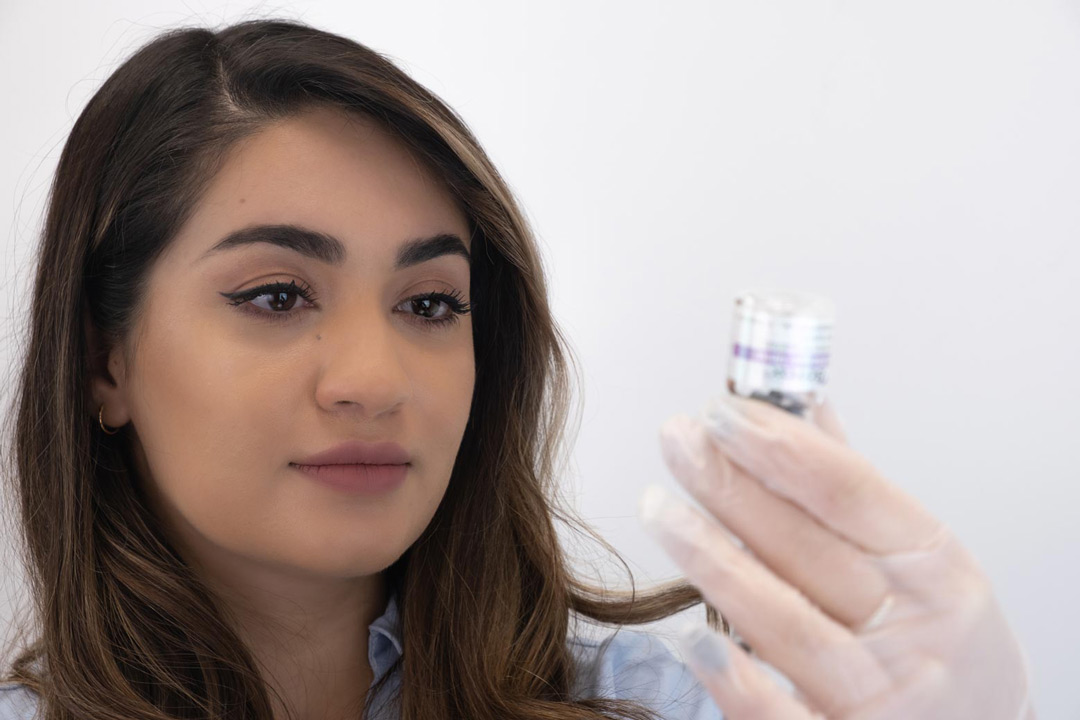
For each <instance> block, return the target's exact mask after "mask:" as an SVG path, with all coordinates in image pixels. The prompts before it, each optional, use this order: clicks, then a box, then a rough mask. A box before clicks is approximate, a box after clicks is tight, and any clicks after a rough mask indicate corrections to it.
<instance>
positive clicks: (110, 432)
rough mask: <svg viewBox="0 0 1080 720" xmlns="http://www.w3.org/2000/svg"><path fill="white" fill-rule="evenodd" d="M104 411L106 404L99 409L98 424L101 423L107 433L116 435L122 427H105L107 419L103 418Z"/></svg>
mask: <svg viewBox="0 0 1080 720" xmlns="http://www.w3.org/2000/svg"><path fill="white" fill-rule="evenodd" d="M103 412H105V406H104V405H102V406H101V407H100V408H99V409H98V413H97V420H98V425H101V429H102V430H103V431H104V432H105V434H106V435H115V434H116V433H118V432H120V428H116V429H115V430H109V428H107V427H105V421H104V420H103V419H102V418H101V414H102V413H103Z"/></svg>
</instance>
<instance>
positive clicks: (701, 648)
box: [676, 620, 731, 672]
mask: <svg viewBox="0 0 1080 720" xmlns="http://www.w3.org/2000/svg"><path fill="white" fill-rule="evenodd" d="M676 639H677V641H678V644H679V647H680V648H681V649H682V651H683V652H684V653H685V654H687V655H689V656H690V658H691V660H692V661H693V662H694V664H696V665H698V666H699V667H701V668H702V669H703V670H706V671H708V672H719V671H721V670H726V669H727V667H728V666H729V665H730V664H731V660H730V657H729V655H728V650H727V646H726V645H725V644H724V639H723V638H721V637H720V636H719V635H717V634H716V633H715V632H713V631H712V630H711V629H709V628H708V627H707V626H705V625H702V624H701V623H699V622H697V621H694V620H691V621H689V622H687V623H686V624H685V625H683V626H682V627H681V628H680V629H679V632H678V634H677V636H676Z"/></svg>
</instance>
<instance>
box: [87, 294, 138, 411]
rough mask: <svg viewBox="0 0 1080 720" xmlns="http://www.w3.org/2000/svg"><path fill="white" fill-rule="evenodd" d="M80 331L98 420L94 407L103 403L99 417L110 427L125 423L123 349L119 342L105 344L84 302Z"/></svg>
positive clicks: (125, 399)
mask: <svg viewBox="0 0 1080 720" xmlns="http://www.w3.org/2000/svg"><path fill="white" fill-rule="evenodd" d="M83 330H84V332H85V337H86V348H87V355H88V356H89V363H90V367H89V373H88V375H89V378H90V388H89V393H90V400H91V406H92V408H93V410H94V414H95V417H94V420H95V421H96V420H97V417H96V415H97V410H98V409H99V408H101V406H102V405H104V406H105V408H104V411H103V413H102V420H103V421H104V422H105V424H106V425H109V426H110V427H120V426H121V425H126V424H127V422H128V421H129V420H130V419H131V417H130V415H129V413H128V407H127V393H126V382H125V380H126V378H127V367H126V366H125V362H124V353H123V348H122V347H121V346H120V345H119V344H118V343H108V342H106V339H105V338H104V337H103V335H102V334H101V332H100V331H99V330H98V328H97V327H96V326H95V325H94V322H93V319H92V318H91V316H90V310H89V308H88V307H87V306H86V304H85V303H83Z"/></svg>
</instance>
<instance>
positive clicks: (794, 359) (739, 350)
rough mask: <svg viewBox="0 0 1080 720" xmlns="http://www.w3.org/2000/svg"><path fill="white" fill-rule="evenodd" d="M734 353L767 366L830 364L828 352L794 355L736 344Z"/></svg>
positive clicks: (816, 365)
mask: <svg viewBox="0 0 1080 720" xmlns="http://www.w3.org/2000/svg"><path fill="white" fill-rule="evenodd" d="M732 351H733V352H734V354H735V357H739V358H744V359H746V360H753V361H757V362H762V363H765V364H767V365H783V366H784V367H794V366H798V365H812V366H814V367H819V366H825V365H828V363H829V353H828V352H816V353H813V354H810V355H808V354H806V353H794V352H788V351H785V350H761V349H758V348H752V347H750V346H749V345H740V344H739V343H735V345H734V347H733V348H732Z"/></svg>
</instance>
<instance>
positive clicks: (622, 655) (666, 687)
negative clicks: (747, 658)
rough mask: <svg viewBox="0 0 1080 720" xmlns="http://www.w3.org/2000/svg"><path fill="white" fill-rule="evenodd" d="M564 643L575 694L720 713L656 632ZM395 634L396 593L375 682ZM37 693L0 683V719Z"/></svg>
mask: <svg viewBox="0 0 1080 720" xmlns="http://www.w3.org/2000/svg"><path fill="white" fill-rule="evenodd" d="M568 647H569V648H570V650H571V652H572V653H573V654H574V656H575V657H576V658H577V659H578V661H579V664H580V665H579V673H578V676H577V678H576V680H575V688H574V690H575V694H576V696H577V697H609V698H621V699H626V700H636V701H638V702H640V703H642V704H644V705H646V706H648V707H650V708H652V709H654V710H655V711H656V712H658V713H659V714H660V716H661V717H662V718H664V720H723V714H722V713H721V712H720V709H719V708H718V707H717V705H716V703H715V702H714V701H713V699H712V698H711V697H710V696H709V694H708V693H707V692H706V691H705V689H704V687H703V686H702V685H701V683H700V682H699V681H698V680H697V677H696V676H695V675H694V674H693V672H692V671H691V670H690V668H689V667H687V666H686V665H685V664H684V663H683V662H682V661H681V660H680V659H679V658H678V657H677V656H676V655H675V653H673V652H672V650H671V649H670V648H669V647H668V645H667V644H666V643H665V642H664V641H663V640H662V639H661V638H660V637H659V636H656V635H652V634H649V633H647V632H644V631H641V630H634V629H631V628H627V627H624V628H620V629H619V630H617V631H616V630H607V631H606V632H604V633H601V634H598V636H597V637H586V636H583V635H580V636H574V637H571V638H569V640H568ZM401 651H402V649H401V634H400V632H399V615H398V606H397V601H396V597H395V596H394V595H391V596H390V600H389V602H388V603H387V605H386V610H385V611H384V612H383V614H382V615H380V616H379V617H378V618H376V619H375V621H374V622H372V623H371V625H370V626H368V661H369V662H370V664H371V669H372V671H373V672H374V680H373V682H375V681H378V680H379V679H380V678H382V676H383V675H385V674H386V673H387V671H388V670H389V669H390V666H391V665H392V664H393V663H394V661H395V660H397V659H398V658H399V657H400V656H401ZM399 683H400V673H399V672H395V673H394V675H393V676H391V678H390V679H389V680H388V681H387V684H386V686H384V688H383V690H382V693H381V696H380V699H376V700H373V701H372V707H373V708H376V709H375V710H374V711H373V715H372V716H371V718H370V720H396V719H397V718H398V713H397V708H396V707H393V706H391V704H390V702H389V700H390V698H391V696H392V695H393V693H394V691H395V690H396V689H397V687H398V685H399ZM36 698H37V696H36V695H35V694H34V693H33V692H31V691H30V690H29V689H28V688H26V687H24V686H22V685H18V684H7V685H0V720H32V719H33V717H34V712H35V710H36V707H37V701H36Z"/></svg>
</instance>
